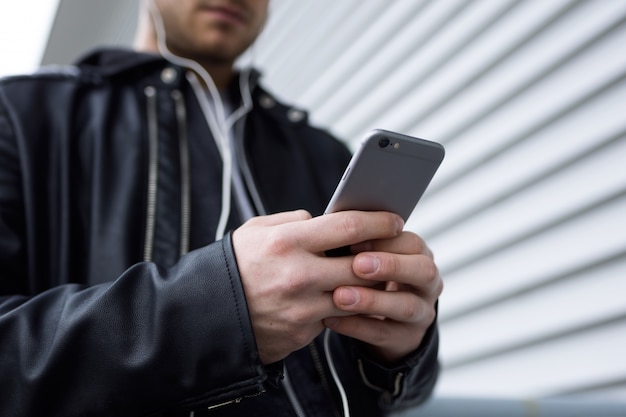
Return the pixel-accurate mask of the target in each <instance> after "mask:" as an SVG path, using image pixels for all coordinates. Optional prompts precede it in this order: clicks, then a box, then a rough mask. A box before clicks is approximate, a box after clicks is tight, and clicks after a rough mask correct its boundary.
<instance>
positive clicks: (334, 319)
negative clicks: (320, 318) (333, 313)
mask: <svg viewBox="0 0 626 417" xmlns="http://www.w3.org/2000/svg"><path fill="white" fill-rule="evenodd" d="M338 322H339V319H338V318H337V317H328V318H327V319H324V325H325V326H326V327H334V326H335V325H336V324H337V323H338Z"/></svg>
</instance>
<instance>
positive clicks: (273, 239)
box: [265, 228, 293, 255]
mask: <svg viewBox="0 0 626 417" xmlns="http://www.w3.org/2000/svg"><path fill="white" fill-rule="evenodd" d="M265 243H266V245H267V246H266V247H267V250H268V252H269V253H272V254H276V255H285V254H287V253H288V252H289V251H291V248H292V247H293V242H292V241H291V239H289V238H288V237H287V236H285V235H284V234H283V233H282V232H281V231H280V230H278V229H277V228H274V229H272V230H270V231H268V233H267V235H266V239H265Z"/></svg>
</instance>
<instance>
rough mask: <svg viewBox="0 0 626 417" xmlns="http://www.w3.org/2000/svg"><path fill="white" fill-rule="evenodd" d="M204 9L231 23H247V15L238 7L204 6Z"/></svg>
mask: <svg viewBox="0 0 626 417" xmlns="http://www.w3.org/2000/svg"><path fill="white" fill-rule="evenodd" d="M202 10H203V11H205V12H207V13H209V14H211V15H212V16H213V17H214V18H217V19H219V20H222V21H225V22H229V23H231V24H240V25H241V24H245V23H247V18H246V15H245V14H244V13H243V12H242V11H241V10H240V9H239V8H237V7H229V6H204V7H202Z"/></svg>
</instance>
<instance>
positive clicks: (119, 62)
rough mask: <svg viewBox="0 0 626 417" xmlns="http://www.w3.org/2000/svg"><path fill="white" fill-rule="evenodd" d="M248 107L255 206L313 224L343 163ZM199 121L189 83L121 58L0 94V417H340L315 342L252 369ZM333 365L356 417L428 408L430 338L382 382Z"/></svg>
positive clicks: (291, 122) (17, 83)
mask: <svg viewBox="0 0 626 417" xmlns="http://www.w3.org/2000/svg"><path fill="white" fill-rule="evenodd" d="M253 100H254V104H255V106H254V109H253V110H252V112H251V113H250V114H249V115H248V116H247V118H246V121H245V132H244V134H243V138H244V142H243V143H242V144H241V147H242V151H243V152H242V154H243V155H244V156H243V157H242V158H241V164H242V170H243V171H245V172H246V174H247V175H245V177H246V179H247V180H248V184H247V186H248V189H249V190H250V193H251V194H255V195H256V197H257V200H258V201H257V203H258V204H262V205H263V207H262V210H264V211H265V212H267V213H272V212H279V211H285V210H293V209H299V208H305V209H307V210H309V211H310V212H312V213H313V214H320V213H321V212H322V210H323V208H324V204H325V202H326V201H328V198H329V196H330V193H331V192H332V190H333V189H334V187H335V185H336V183H337V181H338V179H339V176H340V175H341V173H342V171H343V169H344V167H345V165H346V163H347V161H348V158H349V152H348V151H347V150H346V148H345V147H344V146H343V145H341V144H340V143H339V142H337V141H335V140H334V139H333V138H332V137H331V136H329V135H328V134H327V133H325V132H323V131H320V130H317V129H314V128H312V127H310V126H309V125H308V124H307V120H306V117H305V116H306V115H305V114H304V113H303V112H301V111H299V110H297V109H293V108H290V107H288V106H285V105H283V104H281V103H279V102H277V101H276V100H275V99H274V98H273V97H272V96H270V95H269V94H268V93H267V92H265V91H264V90H263V89H262V88H261V87H260V86H258V85H256V86H255V88H254V90H253ZM200 112H201V110H200V107H199V105H198V100H197V97H196V96H195V95H194V94H193V92H192V91H191V88H190V85H189V83H188V81H187V79H186V77H185V70H183V69H182V68H179V67H176V66H172V65H170V64H169V63H167V62H166V61H164V60H163V59H161V58H160V57H158V56H154V55H147V54H137V53H133V52H130V51H123V50H108V51H99V52H96V53H93V54H91V55H89V56H87V57H86V58H85V59H83V60H82V61H81V62H79V64H78V65H77V66H75V67H68V68H63V69H57V70H54V71H47V72H41V73H39V74H36V75H34V76H26V77H12V78H8V79H5V80H3V81H1V82H0V396H1V399H0V415H2V416H42V415H45V416H64V417H70V416H143V415H188V414H189V410H196V411H195V415H196V416H199V415H203V414H205V413H206V414H208V415H231V416H232V415H245V416H255V415H263V416H265V415H268V416H269V415H271V416H293V415H297V414H294V413H295V412H299V411H298V410H297V409H298V408H301V409H302V410H301V411H303V412H304V413H305V414H304V415H307V416H327V415H338V414H340V411H338V410H340V408H339V407H340V406H339V400H338V398H339V397H338V393H337V389H336V387H335V386H334V384H333V383H332V380H331V379H330V376H329V371H328V367H327V362H326V361H327V359H326V355H325V353H324V349H323V347H322V345H321V337H318V339H319V340H316V341H315V342H314V343H313V344H312V345H311V346H309V347H307V348H305V349H302V350H301V351H299V352H295V353H293V354H292V355H290V356H289V357H288V358H287V359H286V360H285V361H284V364H283V363H282V362H281V363H280V364H274V365H271V366H263V365H262V363H261V362H260V360H259V356H258V352H257V349H256V345H255V338H254V335H253V331H252V327H251V323H250V320H249V317H248V313H247V309H246V302H245V297H244V293H243V288H242V285H241V283H240V278H239V275H238V271H237V264H236V261H235V257H234V254H233V249H232V247H231V242H230V236H229V235H226V237H225V238H224V239H221V240H219V241H217V242H213V236H214V233H215V225H216V224H217V218H218V215H219V212H220V204H221V200H220V199H219V198H215V195H221V192H220V186H221V185H220V184H221V182H220V181H221V174H222V172H221V159H220V156H219V154H218V152H217V149H216V147H215V144H214V142H213V140H212V138H211V136H210V133H209V131H208V129H207V125H206V122H205V121H204V118H203V117H202V116H201V113H200ZM257 208H258V209H259V210H261V208H259V207H257ZM238 224H240V220H239V218H238V216H237V214H236V210H233V214H232V215H231V219H230V228H231V229H232V228H234V227H236V226H237V225H238ZM331 349H332V351H333V356H334V357H335V361H336V362H337V366H338V371H339V373H340V375H341V378H342V381H343V383H344V386H345V387H346V389H347V391H348V394H349V396H350V399H351V401H350V407H351V409H352V410H353V411H352V413H353V415H358V416H369V415H372V416H374V415H379V414H380V412H381V411H380V410H381V409H383V408H387V407H392V406H398V405H406V404H411V403H416V402H420V401H422V400H424V399H425V398H426V397H427V396H428V395H429V394H430V392H431V391H432V387H433V385H434V381H435V379H436V374H437V358H436V356H437V331H436V326H432V328H431V329H430V331H429V333H428V334H427V337H426V338H425V340H424V343H423V346H422V347H421V348H420V349H419V351H417V352H415V353H414V354H413V355H411V356H409V357H407V358H406V360H404V361H401V362H399V363H397V364H395V365H394V366H391V367H388V366H383V365H381V364H378V363H376V361H374V360H373V359H372V358H369V357H368V356H367V354H366V353H365V352H364V350H363V349H361V348H360V346H359V344H358V343H356V342H354V341H352V340H348V339H347V338H342V337H339V336H337V335H335V334H333V335H332V337H331ZM284 369H287V376H288V381H285V378H284V376H285V375H284ZM364 377H365V379H366V380H367V383H366V382H364V381H363V379H364ZM368 385H369V387H368ZM294 398H295V399H296V400H294ZM294 404H295V407H294ZM294 410H296V411H294Z"/></svg>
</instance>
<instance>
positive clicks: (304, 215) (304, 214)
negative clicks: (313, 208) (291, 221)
mask: <svg viewBox="0 0 626 417" xmlns="http://www.w3.org/2000/svg"><path fill="white" fill-rule="evenodd" d="M295 214H296V215H297V217H298V219H299V220H309V219H312V218H313V216H312V215H311V213H309V212H308V211H307V210H304V209H300V210H296V211H295Z"/></svg>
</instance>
